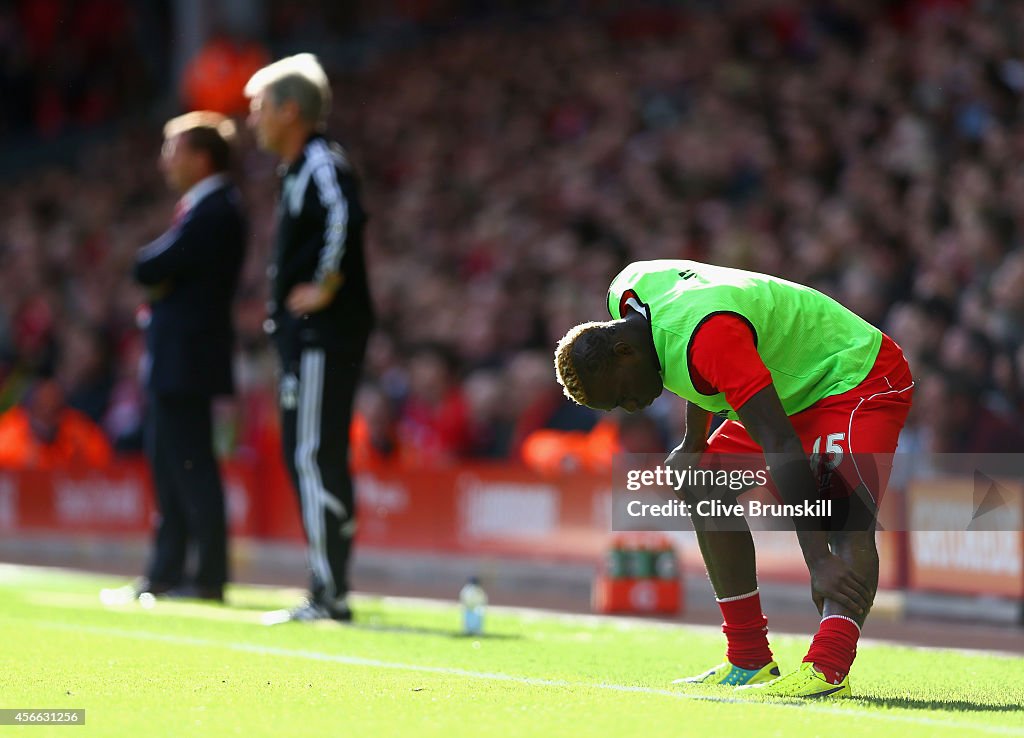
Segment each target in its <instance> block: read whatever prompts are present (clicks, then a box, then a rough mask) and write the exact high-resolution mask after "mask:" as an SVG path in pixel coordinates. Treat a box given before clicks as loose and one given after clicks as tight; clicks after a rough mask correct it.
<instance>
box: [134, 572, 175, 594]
mask: <svg viewBox="0 0 1024 738" xmlns="http://www.w3.org/2000/svg"><path fill="white" fill-rule="evenodd" d="M132 586H133V587H134V588H135V597H136V599H138V597H139V595H141V594H143V593H145V592H149V594H151V595H153V596H154V597H157V596H159V595H162V594H167V593H168V592H170V591H171V590H173V589H174V588H175V586H174V585H173V584H168V583H167V582H151V581H149V580H148V579H146V577H140V578H138V579H136V580H135V584H133V585H132Z"/></svg>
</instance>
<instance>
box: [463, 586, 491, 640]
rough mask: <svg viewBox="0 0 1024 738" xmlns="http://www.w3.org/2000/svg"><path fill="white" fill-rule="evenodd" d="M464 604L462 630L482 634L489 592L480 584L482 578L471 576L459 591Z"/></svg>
mask: <svg viewBox="0 0 1024 738" xmlns="http://www.w3.org/2000/svg"><path fill="white" fill-rule="evenodd" d="M459 602H460V603H461V604H462V632H463V633H464V634H465V635H480V633H481V632H482V631H483V629H484V610H485V609H486V608H487V593H486V592H484V590H483V587H481V586H480V580H478V579H477V578H476V577H470V578H469V580H468V581H467V582H466V583H465V584H464V585H463V587H462V590H461V591H460V592H459Z"/></svg>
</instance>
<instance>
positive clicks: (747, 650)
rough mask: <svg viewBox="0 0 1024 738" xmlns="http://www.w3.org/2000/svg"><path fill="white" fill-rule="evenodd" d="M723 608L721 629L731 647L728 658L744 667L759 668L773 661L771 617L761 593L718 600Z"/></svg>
mask: <svg viewBox="0 0 1024 738" xmlns="http://www.w3.org/2000/svg"><path fill="white" fill-rule="evenodd" d="M718 606H719V607H720V608H721V609H722V618H723V619H724V620H725V622H724V623H722V632H723V633H725V638H726V641H727V642H728V644H729V646H728V648H727V649H726V651H725V658H726V659H728V660H729V663H730V664H732V665H733V666H738V667H740V668H741V669H760V668H761V667H762V666H764V665H765V664H767V663H768V662H769V661H771V660H772V650H771V649H770V648H769V647H768V618H766V617H765V616H764V613H762V612H761V595H760V593H759V592H758V591H757V590H756V589H755V590H754V591H753V592H751V593H750V594H745V595H739V596H738V597H726V598H725V599H723V600H718Z"/></svg>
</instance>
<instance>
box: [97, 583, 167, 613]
mask: <svg viewBox="0 0 1024 738" xmlns="http://www.w3.org/2000/svg"><path fill="white" fill-rule="evenodd" d="M172 589H174V587H173V586H172V585H170V584H163V583H161V582H150V581H149V580H148V579H146V577H139V578H138V579H136V580H135V581H134V582H132V583H131V584H126V585H124V586H123V587H115V588H113V589H103V590H100V602H102V603H103V604H104V605H108V606H110V605H127V604H128V603H130V602H135V601H136V600H138V599H139V598H140V597H142V595H148V596H149V597H160V596H163V595H165V594H166V593H167V592H169V591H171V590H172Z"/></svg>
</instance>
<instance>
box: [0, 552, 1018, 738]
mask: <svg viewBox="0 0 1024 738" xmlns="http://www.w3.org/2000/svg"><path fill="white" fill-rule="evenodd" d="M123 583H124V582H123V580H113V579H110V578H109V577H98V576H91V575H79V574H72V573H68V572H63V571H53V570H45V569H31V568H23V567H12V566H2V565H0V708H46V709H71V708H84V709H85V710H86V724H85V725H84V726H78V727H73V726H61V727H55V726H41V725H36V726H18V727H0V735H19V736H20V735H25V736H32V737H34V738H41V737H42V736H48V735H57V736H67V738H74V737H75V736H82V737H83V738H84V736H94V735H95V736H133V737H134V736H146V737H151V736H152V737H156V736H174V737H175V738H178V737H181V736H246V738H255V737H256V736H275V737H278V736H358V737H360V738H362V737H364V736H365V737H367V738H368V737H370V736H395V735H401V736H424V737H427V736H437V737H438V738H463V737H465V738H470V737H472V738H479V737H480V736H530V737H531V738H532V737H534V736H557V737H558V738H565V737H568V736H616V737H620V736H622V737H625V736H643V738H654V736H764V735H778V736H804V737H808V738H809V737H811V736H828V737H829V738H850V737H851V736H859V735H872V736H890V735H891V736H900V737H901V738H904V737H906V736H968V735H979V736H982V735H984V736H988V735H1011V736H1022V737H1024V707H1022V705H1024V659H1021V658H1010V657H1002V656H998V655H991V654H980V653H979V654H967V653H963V652H953V651H942V650H924V649H915V648H901V647H894V646H887V645H877V644H866V645H862V646H861V648H860V652H859V656H858V659H857V664H856V666H855V670H854V673H853V675H852V678H851V681H852V683H853V689H854V692H855V694H856V695H857V696H856V697H855V698H853V699H849V700H842V701H831V702H806V701H800V702H792V701H771V700H765V699H749V698H743V699H739V698H737V695H736V693H735V692H732V691H730V690H728V689H725V688H689V689H677V688H674V687H671V686H670V685H669V682H670V681H671V680H672V679H674V678H676V677H679V676H684V675H689V674H693V673H697V672H699V671H702V670H704V669H706V668H708V667H710V666H713V665H714V664H716V663H718V662H719V661H721V658H722V653H723V651H724V643H723V641H722V636H721V634H720V633H718V632H717V631H716V630H714V629H709V628H689V627H684V626H678V627H677V626H671V627H669V626H664V625H660V624H656V623H645V622H642V621H637V622H632V621H629V622H626V621H623V620H618V619H601V618H586V617H585V618H580V617H569V616H559V615H556V614H543V613H537V612H526V611H510V610H497V611H492V612H490V613H488V618H487V624H486V626H487V635H486V636H484V637H480V638H465V637H462V636H460V635H459V634H458V625H459V615H458V609H457V607H456V606H455V605H454V604H450V605H446V604H438V603H428V602H421V601H404V600H394V599H377V598H372V597H361V598H357V599H356V600H355V603H354V604H355V609H356V616H357V623H356V624H355V625H353V626H342V625H336V624H333V623H324V624H315V625H310V624H287V625H280V626H274V627H267V626H263V625H261V624H260V615H261V614H262V613H263V612H264V611H265V610H269V609H274V608H277V607H284V606H288V605H290V604H293V603H294V601H295V597H296V593H295V592H293V591H285V590H276V589H263V588H253V587H234V588H233V589H231V590H230V591H229V595H228V596H229V602H230V603H231V604H230V605H229V606H227V607H217V606H211V605H205V604H199V603H188V602H181V601H178V602H168V601H159V600H158V601H157V602H156V604H155V606H154V607H152V608H151V609H145V608H143V607H141V606H140V605H139V604H138V603H132V604H129V605H120V606H104V605H102V604H101V603H100V599H99V592H100V590H101V589H102V588H104V587H115V586H118V585H120V584H123ZM772 645H773V647H774V648H775V652H776V656H777V658H778V660H779V662H780V665H781V666H782V668H783V670H788V669H791V668H794V667H796V666H797V664H798V663H799V661H800V658H801V657H802V656H803V654H804V652H805V650H806V645H807V637H799V638H795V637H785V636H779V635H776V636H774V637H773V639H772ZM951 645H955V644H951Z"/></svg>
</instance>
